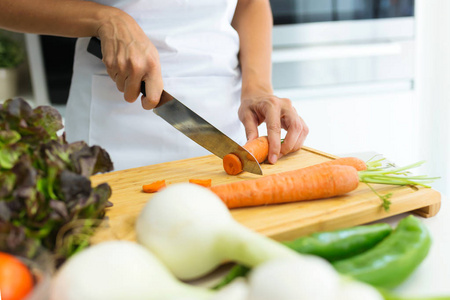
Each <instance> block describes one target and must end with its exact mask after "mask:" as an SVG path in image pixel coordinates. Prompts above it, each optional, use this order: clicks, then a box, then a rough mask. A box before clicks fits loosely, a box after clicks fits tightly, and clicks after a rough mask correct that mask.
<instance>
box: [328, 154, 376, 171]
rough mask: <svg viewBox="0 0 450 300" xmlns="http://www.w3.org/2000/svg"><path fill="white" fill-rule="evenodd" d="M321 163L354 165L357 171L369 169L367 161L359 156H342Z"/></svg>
mask: <svg viewBox="0 0 450 300" xmlns="http://www.w3.org/2000/svg"><path fill="white" fill-rule="evenodd" d="M320 164H321V165H341V166H352V167H354V168H355V169H356V170H357V171H364V170H367V165H366V163H365V162H364V161H363V160H361V159H359V158H357V157H340V158H337V159H335V160H330V161H327V162H323V163H320Z"/></svg>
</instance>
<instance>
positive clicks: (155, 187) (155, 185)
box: [142, 180, 166, 193]
mask: <svg viewBox="0 0 450 300" xmlns="http://www.w3.org/2000/svg"><path fill="white" fill-rule="evenodd" d="M165 187H166V181H165V180H158V181H155V182H152V183H149V184H145V185H143V186H142V190H143V191H144V192H145V193H156V192H157V191H159V190H161V189H162V188H165Z"/></svg>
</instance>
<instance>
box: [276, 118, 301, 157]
mask: <svg viewBox="0 0 450 300" xmlns="http://www.w3.org/2000/svg"><path fill="white" fill-rule="evenodd" d="M282 123H283V124H282V127H283V128H284V129H285V130H286V131H287V133H286V136H285V138H284V141H283V143H282V144H281V150H280V157H281V156H283V155H286V154H288V153H290V152H293V151H295V148H296V145H297V141H298V138H299V136H300V135H301V132H302V129H303V126H302V122H301V119H300V117H299V115H298V114H297V113H296V112H295V110H293V111H291V112H290V113H289V116H285V117H283V122H282ZM297 150H298V149H297Z"/></svg>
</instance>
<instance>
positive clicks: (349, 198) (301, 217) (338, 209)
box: [91, 147, 441, 243]
mask: <svg viewBox="0 0 450 300" xmlns="http://www.w3.org/2000/svg"><path fill="white" fill-rule="evenodd" d="M335 158H336V157H335V156H333V155H330V154H327V153H323V152H321V151H317V150H314V149H311V148H307V147H304V148H302V149H301V150H300V151H298V152H296V153H293V154H290V155H287V156H284V157H282V158H281V159H280V160H279V161H278V162H277V163H276V164H275V165H270V164H262V165H261V168H262V170H263V173H264V175H263V176H265V175H269V174H274V173H279V172H284V171H289V170H293V169H298V168H302V167H306V166H309V165H313V164H317V163H320V162H324V161H328V160H332V159H335ZM258 177H259V175H254V174H250V173H247V172H244V173H242V174H240V175H237V176H230V175H227V174H226V173H225V171H224V170H223V167H222V160H221V159H219V158H218V157H216V156H214V155H208V156H202V157H197V158H191V159H185V160H179V161H173V162H168V163H162V164H156V165H150V166H146V167H140V168H134V169H128V170H122V171H116V172H110V173H106V174H100V175H95V176H93V177H92V178H91V179H92V183H93V185H94V186H95V185H98V184H100V183H103V182H107V183H108V184H109V185H110V186H111V188H112V191H113V192H112V197H111V198H110V201H111V202H112V203H113V207H111V208H109V209H108V211H107V217H108V220H107V221H105V222H104V223H103V225H102V226H100V228H99V229H98V230H97V232H96V234H95V235H94V236H93V238H92V242H93V243H98V242H101V241H106V240H112V239H124V240H135V238H136V236H135V232H134V223H135V220H136V218H137V216H138V215H139V213H140V211H141V209H142V208H143V207H144V205H145V203H146V202H147V201H149V200H150V199H151V196H152V194H147V193H144V192H142V185H144V184H148V183H151V182H153V181H156V180H162V179H165V180H166V183H167V184H174V183H178V182H188V180H189V179H192V178H197V179H209V178H210V179H212V184H213V185H218V184H223V183H227V182H233V181H239V180H246V179H254V178H258ZM372 186H373V187H374V188H375V189H376V190H377V192H378V193H380V194H387V193H393V196H392V198H391V202H392V204H391V207H390V210H389V211H388V212H386V211H384V209H383V208H382V207H381V200H380V199H379V198H378V197H377V196H376V195H375V194H374V193H373V191H371V190H370V189H369V187H368V186H367V185H366V184H362V183H360V185H359V187H358V188H357V189H356V190H354V191H352V192H351V193H348V194H346V195H344V196H340V197H334V198H329V199H322V200H314V201H302V202H297V203H288V204H278V205H268V206H262V207H252V208H239V209H232V210H231V214H232V216H233V217H234V218H235V219H236V220H237V221H238V222H240V223H241V224H243V225H245V226H247V227H249V228H251V229H253V230H255V231H257V232H260V233H262V234H264V235H267V236H270V237H272V238H274V239H276V240H290V239H294V238H297V237H299V236H302V235H306V234H309V233H313V232H317V231H323V230H332V229H338V228H344V227H349V226H354V225H360V224H364V223H368V222H372V221H375V220H380V219H383V218H386V217H389V216H393V215H397V214H400V213H404V212H409V211H414V212H415V213H417V214H419V215H421V216H423V217H432V216H434V215H436V214H437V213H438V211H439V208H440V203H441V195H440V193H439V192H437V191H435V190H433V189H429V188H416V187H409V186H403V187H402V186H387V185H372ZM186 213H188V212H186Z"/></svg>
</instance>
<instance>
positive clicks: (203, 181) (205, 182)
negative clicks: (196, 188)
mask: <svg viewBox="0 0 450 300" xmlns="http://www.w3.org/2000/svg"><path fill="white" fill-rule="evenodd" d="M189 183H194V184H198V185H201V186H204V187H210V186H211V179H195V178H192V179H189Z"/></svg>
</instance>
